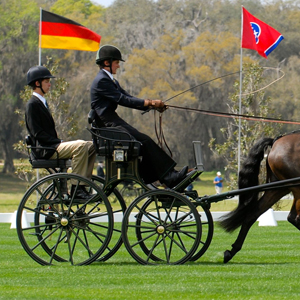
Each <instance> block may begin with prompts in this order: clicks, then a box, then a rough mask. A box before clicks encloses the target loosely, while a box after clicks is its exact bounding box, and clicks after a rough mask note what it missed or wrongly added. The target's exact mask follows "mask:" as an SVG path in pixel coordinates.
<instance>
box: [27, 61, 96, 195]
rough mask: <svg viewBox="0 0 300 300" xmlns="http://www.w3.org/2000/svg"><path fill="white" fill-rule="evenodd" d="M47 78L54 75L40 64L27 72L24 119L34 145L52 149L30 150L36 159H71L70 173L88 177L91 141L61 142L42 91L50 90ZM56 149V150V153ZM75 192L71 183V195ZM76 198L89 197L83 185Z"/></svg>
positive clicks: (93, 155) (91, 164)
mask: <svg viewBox="0 0 300 300" xmlns="http://www.w3.org/2000/svg"><path fill="white" fill-rule="evenodd" d="M50 78H55V77H54V76H52V75H51V73H50V71H49V70H48V69H47V68H45V67H43V66H35V67H32V68H30V69H29V71H28V72H27V84H28V85H29V86H31V87H32V89H33V94H32V97H31V99H30V100H29V101H28V102H27V104H26V111H25V121H26V127H27V130H28V133H29V135H30V137H31V139H32V141H33V142H34V145H35V146H38V147H40V146H42V147H52V148H53V149H51V150H50V149H36V150H34V149H33V152H34V154H35V156H36V157H37V158H43V159H57V153H58V155H59V159H69V158H71V159H72V172H73V173H74V174H78V175H81V176H84V177H86V178H88V179H91V177H92V172H93V168H94V162H95V158H96V152H95V149H94V145H93V142H91V141H83V140H77V141H70V142H62V141H61V139H60V138H58V136H57V132H56V129H55V123H54V120H53V118H52V115H51V113H50V111H49V109H48V105H47V102H46V99H45V98H44V96H45V94H46V93H47V92H48V91H49V90H50V87H51V83H50ZM55 149H56V151H57V153H56V152H55ZM74 191H75V185H72V189H71V194H72V195H73V194H74ZM75 196H76V198H77V199H82V200H88V199H89V198H90V195H89V194H88V192H87V191H86V189H85V187H84V186H79V188H78V189H77V192H76V195H75Z"/></svg>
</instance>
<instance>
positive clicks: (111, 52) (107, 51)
mask: <svg viewBox="0 0 300 300" xmlns="http://www.w3.org/2000/svg"><path fill="white" fill-rule="evenodd" d="M109 59H111V60H121V61H125V60H123V58H122V54H121V51H120V50H119V49H118V48H117V47H115V46H112V45H104V46H102V47H100V48H99V50H98V51H97V56H96V64H97V65H99V63H100V62H101V61H104V60H109Z"/></svg>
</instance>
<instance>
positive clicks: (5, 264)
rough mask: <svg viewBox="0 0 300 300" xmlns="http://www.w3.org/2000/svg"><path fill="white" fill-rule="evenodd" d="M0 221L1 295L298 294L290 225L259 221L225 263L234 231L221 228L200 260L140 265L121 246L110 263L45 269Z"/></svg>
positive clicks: (297, 245) (299, 246)
mask: <svg viewBox="0 0 300 300" xmlns="http://www.w3.org/2000/svg"><path fill="white" fill-rule="evenodd" d="M9 226H10V225H9V224H0V234H1V239H0V245H1V248H0V249H1V251H0V299H5V300H9V299H22V300H23V299H45V300H46V299H60V300H63V299H89V300H91V299H117V300H119V299H120V300H122V299H130V300H132V299H141V300H144V299H157V300H159V299H164V300H165V299H188V300H192V299H206V300H208V299H245V300H246V299H247V300H249V299H251V300H256V299H262V300H265V299H293V298H295V297H297V296H298V295H299V288H298V286H299V280H298V274H299V269H300V262H299V254H300V236H299V233H298V231H297V230H296V229H295V228H294V227H293V226H291V225H290V224H289V223H288V222H285V221H281V222H278V226H277V227H259V226H258V224H257V223H256V224H254V226H253V227H252V229H251V230H250V233H249V236H248V238H247V240H246V243H245V245H244V248H243V250H242V251H241V252H240V253H238V254H237V255H236V256H235V257H234V258H233V260H232V261H231V262H229V263H228V264H225V265H224V264H223V263H222V259H223V251H224V250H226V249H229V248H230V245H231V244H232V242H233V241H234V239H235V237H236V233H234V234H232V235H230V234H227V233H225V232H224V231H223V230H222V229H221V228H219V227H218V226H217V225H216V226H215V233H214V237H213V240H212V244H211V246H210V247H209V249H208V250H207V252H206V253H205V254H204V255H203V256H202V257H201V258H200V259H199V260H198V261H196V262H190V263H186V264H184V265H180V266H167V265H166V266H142V265H139V264H138V263H137V262H135V261H134V260H133V259H132V258H131V257H130V256H129V254H128V253H127V252H126V250H125V248H124V247H123V246H122V248H121V249H120V250H119V251H118V252H117V253H116V254H115V255H114V256H113V257H112V258H111V259H110V260H108V261H107V262H105V263H93V264H91V265H89V266H82V267H72V266H70V265H66V266H59V267H58V266H51V267H45V266H44V267H43V266H40V265H38V264H37V263H36V262H34V261H33V260H32V259H31V258H30V257H29V256H28V255H27V254H26V253H25V251H24V250H23V248H22V247H21V245H20V243H19V240H18V237H17V234H16V230H14V229H9Z"/></svg>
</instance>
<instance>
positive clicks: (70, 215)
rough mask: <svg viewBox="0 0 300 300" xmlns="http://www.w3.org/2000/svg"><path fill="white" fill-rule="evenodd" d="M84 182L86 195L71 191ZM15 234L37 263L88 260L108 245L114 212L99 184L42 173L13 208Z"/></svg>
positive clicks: (93, 259) (75, 262)
mask: <svg viewBox="0 0 300 300" xmlns="http://www.w3.org/2000/svg"><path fill="white" fill-rule="evenodd" d="M71 185H74V186H75V191H76V189H78V188H79V185H85V187H86V191H87V192H88V193H89V198H88V199H86V200H83V199H78V197H76V193H74V195H71ZM16 224H17V233H18V237H19V240H20V242H21V244H22V246H23V248H24V250H25V251H26V252H27V254H28V255H29V256H30V257H31V258H32V259H34V260H35V261H36V262H38V263H39V264H41V265H51V264H65V263H69V264H72V265H87V264H90V263H92V262H93V261H95V260H96V259H97V258H99V257H100V256H101V255H102V253H103V252H104V251H105V250H106V249H107V246H108V245H109V242H110V239H111V236H112V231H113V212H112V209H111V206H110V203H109V201H108V199H107V197H106V195H105V194H104V193H103V191H102V190H101V188H100V187H99V186H98V185H97V184H95V183H94V182H92V181H90V180H88V179H86V178H84V177H81V176H78V175H75V174H68V173H57V174H52V175H49V176H46V177H44V178H42V179H40V180H39V181H37V182H36V183H34V184H33V185H32V186H31V187H30V188H29V189H28V191H27V192H26V193H25V195H24V197H23V199H22V200H21V202H20V205H19V208H18V211H17V222H16Z"/></svg>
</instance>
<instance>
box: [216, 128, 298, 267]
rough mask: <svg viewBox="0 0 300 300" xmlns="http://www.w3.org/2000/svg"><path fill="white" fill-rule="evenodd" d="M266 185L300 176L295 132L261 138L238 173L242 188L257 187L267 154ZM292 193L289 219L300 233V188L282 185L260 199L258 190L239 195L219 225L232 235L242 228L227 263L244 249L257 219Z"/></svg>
mask: <svg viewBox="0 0 300 300" xmlns="http://www.w3.org/2000/svg"><path fill="white" fill-rule="evenodd" d="M267 150H268V151H269V154H268V155H267V158H266V183H270V182H276V181H279V180H285V179H291V178H296V177H300V132H292V133H289V134H285V135H281V136H279V137H277V138H275V139H274V138H268V137H265V138H261V139H260V140H258V141H257V142H256V143H255V144H254V145H253V146H252V148H251V149H250V151H249V153H248V156H247V157H246V159H245V161H244V162H243V164H242V168H241V170H240V172H239V179H238V187H239V189H243V188H247V187H252V186H257V185H258V184H259V173H260V166H261V162H262V160H263V158H264V156H265V154H266V151H267ZM299 185H300V184H299ZM290 192H292V194H293V196H294V201H293V204H292V207H291V210H290V212H289V215H288V217H287V220H288V221H289V222H290V223H291V224H292V225H294V226H295V227H296V228H297V229H299V230H300V186H295V185H294V186H291V185H290V186H288V185H286V186H283V187H280V188H279V187H277V188H274V189H270V190H266V191H265V192H264V193H263V195H262V196H261V197H260V198H259V199H258V197H259V192H258V191H249V192H247V193H243V194H240V195H239V203H238V206H237V207H236V209H235V210H233V211H232V212H230V213H229V214H227V215H225V216H224V217H223V219H222V220H221V221H220V225H221V226H222V227H223V228H224V229H225V230H226V231H227V232H233V231H234V230H236V229H237V228H239V227H240V231H239V233H238V236H237V239H236V240H235V242H234V243H233V244H232V248H231V250H226V251H225V252H224V263H227V262H228V261H230V260H231V259H232V258H233V256H234V255H235V254H236V253H237V252H239V251H240V250H241V249H242V246H243V243H244V241H245V239H246V236H247V234H248V232H249V230H250V228H251V226H252V225H253V224H254V223H255V221H256V220H257V218H258V217H259V216H260V215H262V214H263V213H264V212H266V211H267V210H268V209H269V208H270V207H272V206H273V205H274V204H275V203H276V202H277V201H279V200H280V199H281V198H282V197H283V196H285V195H286V194H288V193H290Z"/></svg>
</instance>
